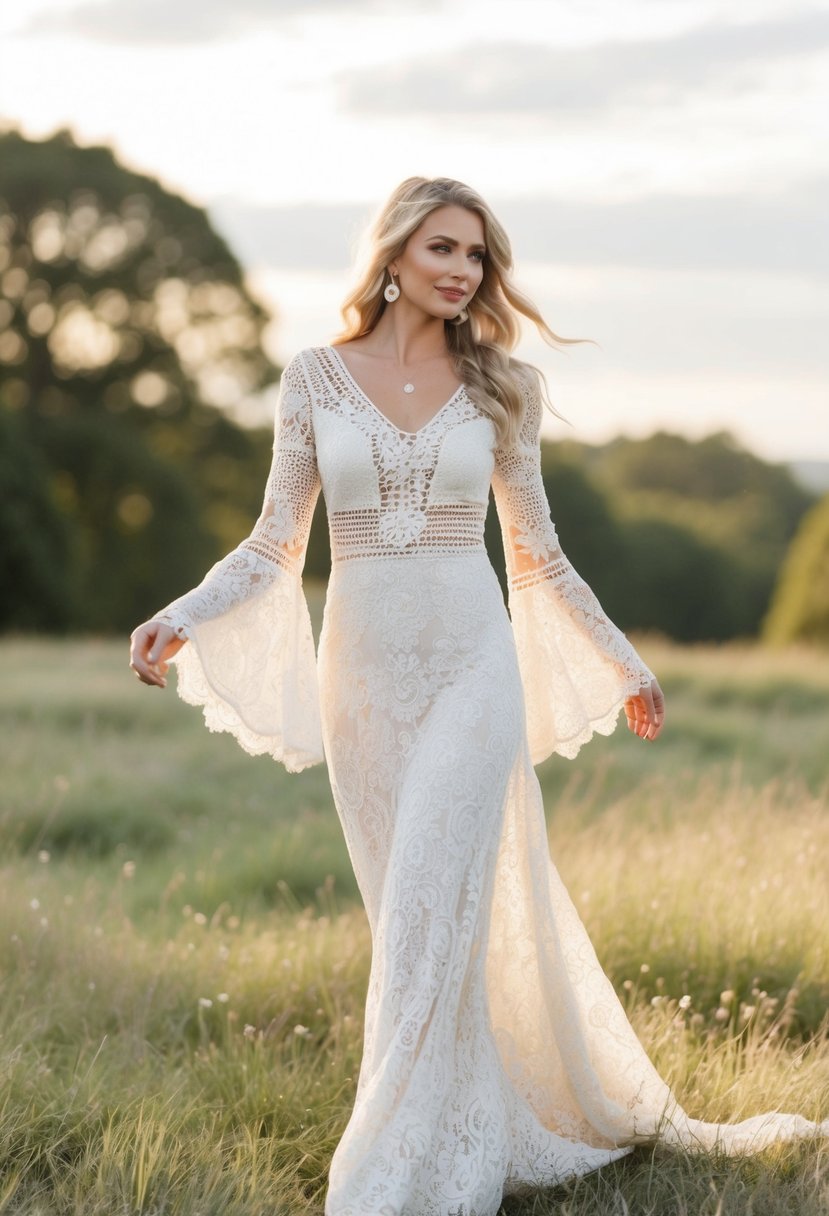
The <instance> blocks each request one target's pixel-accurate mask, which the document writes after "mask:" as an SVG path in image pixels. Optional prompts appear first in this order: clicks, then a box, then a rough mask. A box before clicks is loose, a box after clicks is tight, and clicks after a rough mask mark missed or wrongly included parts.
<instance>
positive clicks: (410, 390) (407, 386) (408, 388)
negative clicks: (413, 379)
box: [403, 383, 414, 393]
mask: <svg viewBox="0 0 829 1216" xmlns="http://www.w3.org/2000/svg"><path fill="white" fill-rule="evenodd" d="M403 392H404V393H413V392H414V385H413V384H411V383H409V384H404V385H403Z"/></svg>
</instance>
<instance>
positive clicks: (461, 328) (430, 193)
mask: <svg viewBox="0 0 829 1216" xmlns="http://www.w3.org/2000/svg"><path fill="white" fill-rule="evenodd" d="M447 206H456V207H463V208H464V209H465V210H467V211H474V212H475V214H476V215H479V216H480V218H481V221H482V222H483V226H484V243H485V245H486V256H485V257H484V260H483V267H484V273H483V278H482V280H481V284H480V286H479V287H478V290H477V291H476V292H475V295H474V296H473V297H472V300H471V301H470V302H469V304H468V305H467V313H468V317H469V319H468V321H466V322H464V323H463V324H457V323H456V322H454V321H447V322H446V325H445V330H446V344H447V347H448V349H449V354H450V357H451V359H452V362H453V365H454V369H455V372H456V374H457V376H458V379H459V380H460V381H461V382H462V383H463V384H464V385H465V386H466V388H467V391H468V392H469V395H470V397H471V398H472V400H473V401H474V402H475V404H476V405H477V406H478V408H479V409H480V410H481V411H482V412H483V413H485V414H487V415H488V416H489V417H490V418H491V419H492V421H493V422H494V423H495V428H496V432H497V436H498V442H499V443H501V444H511V443H513V442H514V441H515V439H516V438H517V435H518V431H519V429H520V426H521V422H522V418H523V412H524V401H525V398H524V396H523V395H522V392H521V385H520V383H519V375H521V374H522V373H523V375H525V376H529V377H535V379H536V383H538V382H539V381H541V382H543V385H544V391H543V392H542V400H544V401H545V403H546V405H547V406H548V407H549V408H550V409H551V410H553V413H556V412H557V411H556V410H555V409H554V408H553V406H552V405H551V403H550V400H549V396H548V395H547V393H546V380H545V379H544V376H543V374H542V373H541V372H540V371H539V369H538V368H536V367H534V366H533V365H532V364H530V363H525V362H524V361H523V360H521V359H516V358H515V357H514V356H512V355H511V354H510V351H512V350H513V349H514V348H515V346H516V344H517V343H518V339H519V338H520V336H521V330H520V324H519V320H518V314H520V315H521V316H523V317H527V318H528V320H530V321H532V322H533V323H534V324H535V326H536V329H537V330H538V332H539V333H540V334H541V336H542V338H543V339H544V340H545V342H547V343H548V344H549V345H550V346H558V345H569V344H571V343H576V342H592V341H593V339H592V338H562V337H560V335H558V334H556V333H554V332H553V330H551V329H550V327H549V326H548V325H547V323H546V321H545V320H544V318H543V317H542V315H541V313H540V312H539V310H538V308H537V307H536V306H535V304H533V302H532V300H530V299H529V298H528V297H527V296H525V295H524V294H523V292H520V291H519V290H518V289H517V288H516V287H515V285H514V284H513V282H512V279H511V272H512V266H513V263H512V247H511V246H510V242H509V237H508V236H507V234H506V232H505V231H504V228H503V227H502V225H501V224H500V223H499V222H498V220H497V219H496V218H495V216H494V215H493V214H492V211H491V210H490V209H489V207H488V206H487V204H486V203H485V202H484V200H483V199H482V198H481V196H480V195H479V194H478V193H477V192H476V191H475V190H472V189H471V188H470V187H469V186H466V185H464V183H463V182H458V181H455V180H454V179H452V178H449V177H435V178H432V179H429V178H426V177H408V178H406V180H405V181H403V182H401V183H400V185H399V186H398V187H397V189H396V190H395V191H394V192H393V193H392V195H391V197H390V198H389V199H388V201H387V202H386V204H385V206H384V207H382V209H381V210H380V212H379V213H378V215H377V217H376V219H375V220H374V223H373V224H372V226H371V228H370V230H369V232H368V237H367V244H366V247H365V252H364V255H363V258H362V262H363V267H364V268H363V269H362V271H361V273H360V274H359V278H358V281H357V284H356V286H355V287H354V288H353V290H352V291H351V292H350V293H349V295H348V296H347V298H346V299H345V301H344V302H343V305H342V316H343V321H344V323H345V328H344V329H343V331H342V332H341V333H340V334H338V335H337V337H336V339H335V342H336V343H337V344H340V343H343V342H349V341H351V339H353V338H361V337H363V336H364V335H365V334H369V333H371V331H372V330H373V329H374V327H375V325H376V324H377V322H378V321H379V319H380V317H381V316H382V314H383V312H384V310H385V308H386V307H387V304H386V300H385V298H384V296H383V291H384V289H385V287H386V285H387V284H388V283H389V282H390V281H391V279H390V276H389V274H388V269H387V268H388V265H389V263H390V262H393V261H394V259H395V258H396V257H399V256H400V254H401V253H402V252H403V249H404V247H405V245H406V242H407V241H408V240H409V237H410V236H411V235H412V233H413V232H414V231H415V230H416V229H417V228H419V227H420V225H421V224H422V223H423V221H424V220H425V219H426V217H427V216H428V215H430V214H431V212H433V211H436V210H437V209H438V208H439V207H447Z"/></svg>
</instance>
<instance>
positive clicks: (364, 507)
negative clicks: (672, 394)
mask: <svg viewBox="0 0 829 1216" xmlns="http://www.w3.org/2000/svg"><path fill="white" fill-rule="evenodd" d="M521 383H522V393H523V396H524V400H525V405H526V412H525V417H524V422H523V426H522V429H521V433H520V438H519V440H518V442H517V443H516V444H515V445H514V446H513V447H511V448H509V449H508V450H504V449H501V448H499V447H498V446H497V445H496V443H495V431H494V426H493V424H492V422H491V421H490V420H489V419H488V418H487V417H485V416H484V415H483V414H481V413H480V411H479V410H478V409H477V408H476V406H475V405H474V403H473V401H472V400H471V398H470V396H469V394H468V393H467V391H466V389H465V388H464V387H463V386H461V387H460V388H459V389H458V390H457V391H456V392H455V393H454V394H453V395H452V397H451V398H450V399H449V400H448V401H447V402H446V403H445V405H444V406H443V407H442V408H441V409H440V410H439V411H438V412H437V413H436V414H435V415H434V416H433V417H432V418H431V419H430V420H429V421H428V422H427V423H425V425H423V426H422V427H421V428H420V429H419V430H418V431H416V432H408V431H402V430H400V429H399V428H398V427H396V426H394V425H393V424H392V422H391V421H390V419H388V418H387V417H386V416H385V415H384V414H383V413H382V412H381V410H380V409H379V408H378V407H377V406H376V405H375V404H374V403H373V402H372V401H371V400H369V398H368V397H367V396H366V395H365V393H364V392H363V391H362V390H361V389H360V387H359V385H358V384H357V383H356V382H355V380H354V379H353V378H352V376H351V374H350V373H349V371H348V369H347V367H346V365H345V362H344V361H343V359H342V357H341V356H340V355H339V353H338V351H337V350H336V348H334V347H330V346H324V347H316V348H311V349H308V350H304V351H302V352H300V353H299V354H298V355H296V356H295V357H294V358H293V359H292V360H291V362H290V364H289V365H288V367H287V368H286V369H285V372H284V374H283V377H282V385H281V391H280V404H279V410H278V416H277V424H276V437H275V444H274V457H273V464H272V468H271V472H270V476H269V479H268V483H267V489H266V493H265V502H264V507H263V511H262V515H261V516H260V519H259V520H258V522H257V524H256V526H255V528H254V530H253V532H252V533H251V535H250V537H249V538H248V539H247V540H245V541H244V542H243V543H242V544H241V545H240V546H239V547H238V548H237V549H236V550H235V551H234V552H233V553H231V554H230V555H229V556H227V557H226V558H224V559H223V560H222V561H220V562H218V563H217V564H216V565H215V566H214V567H213V568H212V569H211V570H210V571H209V572H208V574H207V575H206V577H205V579H204V581H203V582H202V583H201V584H200V586H199V587H197V588H196V589H195V590H193V591H191V592H189V593H188V594H186V595H184V596H182V597H181V598H180V599H178V600H176V601H175V602H174V603H172V604H171V605H169V606H168V607H167V608H165V609H164V610H163V611H162V612H161V613H159V614H158V615H157V617H156V618H155V619H160V620H163V621H165V622H167V623H169V624H170V625H172V626H173V628H174V629H175V630H176V632H177V633H178V634H179V636H181V637H184V638H188V639H189V644H188V645H186V646H184V647H183V648H182V649H181V650H180V651H179V653H178V655H177V656H176V662H177V664H178V691H179V693H180V695H181V696H182V697H183V698H184V699H185V700H186V701H188V702H190V703H192V704H198V705H201V706H203V708H204V715H205V719H206V722H207V725H208V726H209V727H210V728H211V729H212V730H221V731H230V732H231V733H232V734H233V735H235V736H236V738H237V739H238V741H239V743H240V744H241V745H242V747H244V748H245V749H246V750H247V751H249V752H251V753H268V754H270V755H271V756H273V757H274V758H275V759H277V760H279V761H281V762H282V763H283V764H284V765H285V766H286V767H287V768H288V769H289V770H290V771H299V770H300V769H303V768H305V767H307V766H308V765H311V764H315V763H317V762H319V761H322V760H323V759H324V760H325V761H326V762H327V764H328V768H329V772H330V777H331V784H332V789H333V795H334V800H335V803H336V807H337V811H338V814H339V816H340V820H341V822H342V828H343V832H344V835H345V840H346V843H347V846H348V850H349V853H350V857H351V861H352V863H353V866H354V870H355V874H356V877H357V881H358V883H359V887H360V891H361V894H362V897H363V900H364V902H365V907H366V912H367V914H368V919H369V922H370V925H371V933H372V946H373V949H372V963H371V973H370V979H369V988H368V995H367V1002H366V1017H365V1042H364V1054H363V1061H362V1067H361V1071H360V1075H359V1080H358V1086H357V1094H356V1101H355V1106H354V1110H353V1114H352V1116H351V1119H350V1122H349V1124H348V1127H347V1129H346V1131H345V1134H344V1136H343V1138H342V1140H341V1141H340V1143H339V1145H338V1147H337V1149H336V1152H335V1154H334V1157H333V1160H332V1163H331V1169H330V1180H329V1189H328V1195H327V1201H326V1213H327V1214H328V1216H369V1214H372V1213H373V1214H377V1216H494V1213H496V1212H497V1210H498V1207H499V1205H500V1201H501V1198H502V1195H503V1194H508V1193H510V1192H511V1191H515V1190H517V1189H519V1188H521V1187H522V1186H526V1185H530V1186H536V1187H540V1186H551V1185H555V1184H556V1183H559V1182H562V1181H565V1180H567V1179H569V1178H572V1177H574V1176H576V1175H581V1174H584V1173H586V1172H588V1171H591V1170H594V1169H596V1168H597V1167H599V1166H601V1165H603V1164H605V1163H607V1162H610V1161H613V1160H614V1159H615V1158H618V1157H620V1156H622V1155H624V1154H625V1153H627V1152H629V1151H630V1150H631V1146H633V1145H634V1144H636V1143H639V1142H643V1141H650V1140H654V1139H659V1140H660V1141H661V1142H663V1143H670V1144H675V1145H679V1146H686V1147H694V1146H700V1147H702V1148H705V1149H710V1148H713V1147H718V1148H720V1149H721V1150H722V1151H726V1152H729V1153H735V1152H742V1151H746V1150H751V1151H755V1150H757V1149H760V1148H762V1147H764V1146H765V1145H768V1144H770V1143H772V1142H773V1141H777V1140H781V1139H788V1138H791V1137H795V1136H804V1135H808V1134H810V1133H815V1132H819V1131H822V1132H823V1133H827V1134H829V1122H827V1123H825V1124H822V1125H816V1124H812V1123H809V1122H807V1120H805V1119H803V1118H801V1117H799V1116H795V1115H783V1114H778V1113H774V1114H771V1115H761V1116H758V1117H756V1118H753V1119H749V1120H747V1121H745V1122H742V1123H737V1124H713V1123H705V1122H701V1121H699V1120H696V1119H692V1118H690V1117H688V1116H687V1115H686V1114H685V1113H684V1111H683V1110H682V1109H681V1108H680V1107H679V1106H678V1104H677V1102H676V1100H675V1098H674V1097H673V1096H672V1093H671V1091H670V1090H669V1089H668V1087H667V1086H666V1084H665V1083H664V1082H663V1081H662V1080H661V1078H660V1077H659V1075H658V1074H657V1072H656V1071H655V1069H654V1067H653V1066H652V1064H651V1063H650V1061H649V1059H648V1057H647V1055H646V1053H645V1051H644V1050H643V1048H642V1046H641V1045H640V1043H639V1041H638V1039H637V1038H636V1036H635V1035H634V1033H633V1030H632V1028H631V1026H630V1024H629V1022H628V1020H627V1018H626V1016H625V1013H624V1010H623V1009H622V1006H621V1004H620V1002H619V1000H618V999H617V997H616V995H615V992H614V990H613V987H612V986H611V984H610V982H609V980H608V979H607V977H606V976H605V974H604V972H603V971H602V969H601V967H600V965H599V963H598V961H597V958H596V955H595V953H594V951H593V949H592V947H591V944H590V942H589V939H588V937H587V934H586V932H585V930H584V927H583V926H582V924H581V921H580V919H579V917H578V914H577V912H576V910H575V908H574V906H573V904H572V902H571V901H570V899H569V897H568V895H567V893H566V891H565V889H564V887H563V886H562V883H561V881H560V879H559V876H558V873H557V871H556V869H555V867H554V866H553V864H552V862H551V860H550V856H549V849H548V843H547V834H546V827H545V820H544V811H543V806H542V799H541V791H540V788H539V785H538V781H537V778H536V776H535V773H534V771H533V765H534V764H536V763H538V762H539V761H540V760H542V759H544V758H545V757H547V756H549V755H550V754H551V753H552V752H557V753H558V754H559V755H562V756H568V757H572V756H575V755H576V752H577V751H578V750H579V748H580V747H581V746H582V744H583V743H585V742H586V741H587V740H588V739H589V738H590V737H591V735H592V734H593V733H594V732H599V733H601V734H609V733H610V732H611V731H612V730H613V728H614V726H615V723H616V720H617V717H618V714H619V711H620V709H621V708H622V706H623V703H624V701H625V699H626V698H627V697H628V696H629V695H630V694H633V693H636V692H637V691H638V690H639V688H640V686H641V685H642V684H644V683H645V682H647V681H649V680H650V679H651V678H652V676H651V672H650V671H649V669H648V668H647V667H646V665H645V664H644V663H643V662H642V660H641V659H640V657H639V656H638V654H637V653H636V651H635V650H634V648H633V647H632V645H631V644H630V643H629V641H628V640H627V638H626V637H625V636H624V634H622V633H621V632H620V631H619V630H618V629H617V628H616V627H615V626H614V625H613V624H612V622H611V621H610V620H608V618H607V617H606V615H605V614H604V612H603V611H602V609H601V607H600V605H599V603H598V602H597V600H596V598H595V596H594V595H593V593H592V591H591V590H590V588H589V587H588V586H587V585H586V583H585V582H584V581H583V580H582V579H581V578H580V577H579V576H578V574H577V573H576V572H575V570H574V569H573V567H572V566H571V565H570V564H569V562H568V561H567V559H566V557H565V556H564V554H563V553H562V551H561V549H560V547H559V543H558V538H557V536H556V532H555V528H554V526H553V524H552V522H551V520H550V514H549V507H548V504H547V500H546V496H545V493H544V487H543V483H542V480H541V473H540V449H539V428H540V423H541V409H542V406H541V400H540V395H539V392H538V385H537V382H536V381H535V379H534V378H530V377H528V376H522V379H521ZM490 485H492V487H493V489H494V493H495V500H496V505H497V508H498V513H499V518H500V521H501V526H502V531H503V536H504V543H505V549H506V553H507V562H508V572H509V609H510V611H509V615H508V614H507V610H506V607H505V605H504V600H503V596H502V594H501V590H500V587H499V584H498V581H497V578H496V575H495V573H494V571H493V569H492V566H491V565H490V563H489V560H488V558H487V554H486V551H485V549H484V543H483V527H484V516H485V513H486V509H487V502H488V497H489V490H490ZM320 488H322V491H323V494H324V498H325V503H326V507H327V513H328V522H329V529H330V538H331V553H332V573H331V578H330V582H329V585H328V593H327V599H326V606H325V614H324V619H323V626H322V633H321V636H320V642H319V655H318V657H317V656H315V653H314V641H313V636H312V632H311V624H310V619H309V615H308V609H307V605H306V602H305V599H304V595H303V591H302V584H301V569H302V564H303V560H304V551H305V545H306V542H307V538H308V532H309V528H310V523H311V516H312V512H313V509H314V505H315V503H316V499H317V496H318V493H319V491H320Z"/></svg>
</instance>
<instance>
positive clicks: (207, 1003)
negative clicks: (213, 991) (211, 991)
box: [199, 996, 213, 1009]
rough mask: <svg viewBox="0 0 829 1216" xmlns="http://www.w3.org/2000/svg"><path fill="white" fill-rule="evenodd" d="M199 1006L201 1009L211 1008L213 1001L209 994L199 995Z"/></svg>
mask: <svg viewBox="0 0 829 1216" xmlns="http://www.w3.org/2000/svg"><path fill="white" fill-rule="evenodd" d="M199 1006H200V1008H202V1009H212V1008H213V1002H212V1001H211V999H210V997H209V996H200V997H199Z"/></svg>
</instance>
